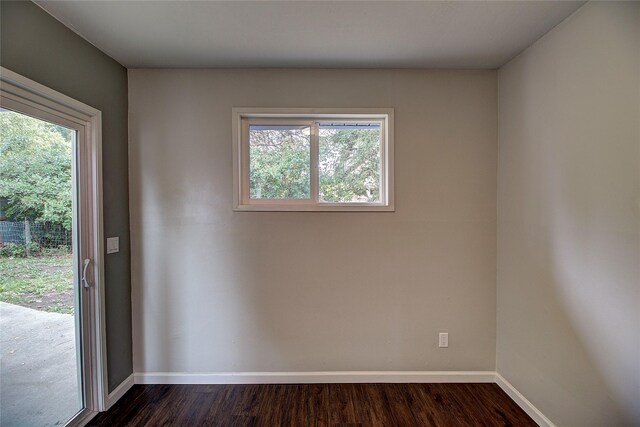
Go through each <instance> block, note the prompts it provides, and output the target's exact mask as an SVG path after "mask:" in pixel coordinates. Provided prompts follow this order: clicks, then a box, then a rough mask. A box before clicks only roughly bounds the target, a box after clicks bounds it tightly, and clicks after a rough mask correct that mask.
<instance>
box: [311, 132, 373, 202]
mask: <svg viewBox="0 0 640 427" xmlns="http://www.w3.org/2000/svg"><path fill="white" fill-rule="evenodd" d="M319 151H320V153H319V157H320V164H319V169H320V177H319V186H320V200H322V201H324V202H334V203H340V202H376V201H378V200H379V199H380V130H379V129H345V130H341V129H331V128H326V129H323V128H321V129H320V146H319Z"/></svg>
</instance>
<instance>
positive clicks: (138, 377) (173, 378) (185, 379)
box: [135, 371, 495, 384]
mask: <svg viewBox="0 0 640 427" xmlns="http://www.w3.org/2000/svg"><path fill="white" fill-rule="evenodd" d="M493 382H495V372H493V371H434V372H430V371H351V372H349V371H328V372H215V373H201V374H194V373H176V372H145V373H136V374H135V383H136V384H313V383H493Z"/></svg>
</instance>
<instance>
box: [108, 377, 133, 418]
mask: <svg viewBox="0 0 640 427" xmlns="http://www.w3.org/2000/svg"><path fill="white" fill-rule="evenodd" d="M134 384H135V376H134V374H131V375H129V376H128V377H127V379H125V380H124V381H122V382H121V383H120V385H119V386H118V387H116V388H115V389H114V390H113V391H112V392H111V393H109V396H107V401H106V402H105V409H104V410H105V411H106V410H108V409H109V408H111V407H112V406H113V404H114V403H116V402H117V401H118V400H119V399H120V398H121V397H122V396H123V395H124V394H125V393H126V392H128V391H129V389H130V388H131V387H133V385H134Z"/></svg>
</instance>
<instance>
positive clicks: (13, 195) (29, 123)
mask: <svg viewBox="0 0 640 427" xmlns="http://www.w3.org/2000/svg"><path fill="white" fill-rule="evenodd" d="M72 138H73V131H71V130H70V129H66V128H63V127H61V126H58V125H54V124H51V123H48V122H45V121H42V120H38V119H35V118H32V117H29V116H26V115H23V114H19V113H15V112H12V111H7V110H2V111H0V198H2V199H4V200H5V202H6V204H5V206H4V209H5V214H6V215H7V216H9V217H12V218H15V219H24V218H29V219H31V220H35V221H44V222H50V223H57V224H62V225H63V226H64V227H65V228H66V229H67V230H70V229H71V215H72V199H71V196H72V182H71V165H72V163H71V155H72V147H71V141H72Z"/></svg>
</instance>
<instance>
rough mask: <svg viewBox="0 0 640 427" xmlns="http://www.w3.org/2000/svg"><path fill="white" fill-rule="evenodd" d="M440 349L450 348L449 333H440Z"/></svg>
mask: <svg viewBox="0 0 640 427" xmlns="http://www.w3.org/2000/svg"><path fill="white" fill-rule="evenodd" d="M438 347H449V333H448V332H440V334H439V339H438Z"/></svg>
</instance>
